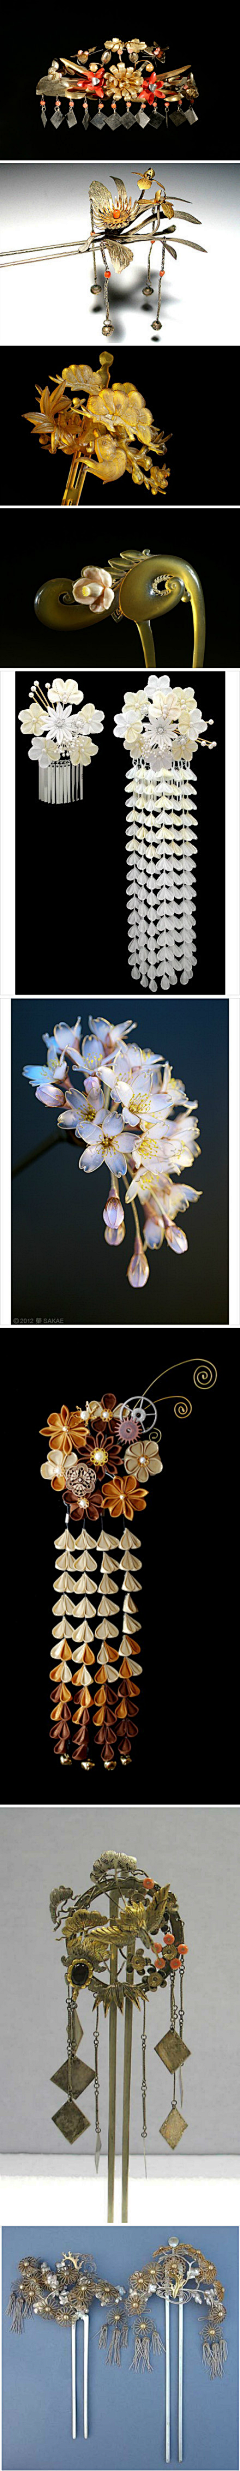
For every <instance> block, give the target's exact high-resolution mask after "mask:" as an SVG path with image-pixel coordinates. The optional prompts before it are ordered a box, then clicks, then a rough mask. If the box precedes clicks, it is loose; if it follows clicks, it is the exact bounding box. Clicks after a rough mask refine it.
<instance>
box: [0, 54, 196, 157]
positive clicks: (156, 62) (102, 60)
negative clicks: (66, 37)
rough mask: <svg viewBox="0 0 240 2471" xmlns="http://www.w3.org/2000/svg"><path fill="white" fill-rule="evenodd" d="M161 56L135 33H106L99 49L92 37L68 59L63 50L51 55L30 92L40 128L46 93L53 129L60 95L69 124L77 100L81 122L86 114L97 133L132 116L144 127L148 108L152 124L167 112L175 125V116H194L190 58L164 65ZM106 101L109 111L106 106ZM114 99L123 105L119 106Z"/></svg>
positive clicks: (181, 118)
mask: <svg viewBox="0 0 240 2471" xmlns="http://www.w3.org/2000/svg"><path fill="white" fill-rule="evenodd" d="M165 57H166V55H165V50H163V48H162V46H161V44H160V43H150V44H149V43H143V42H139V39H138V37H137V38H136V40H134V39H132V40H131V39H130V42H127V43H125V42H122V39H121V38H120V39H118V37H117V36H111V39H110V41H109V42H105V43H104V44H103V48H102V49H101V46H100V45H99V44H96V43H93V44H91V45H90V47H89V49H88V50H87V51H83V50H80V51H78V52H74V55H73V57H72V58H71V60H68V59H67V60H66V59H65V58H64V56H61V59H60V60H52V61H51V63H50V68H49V69H48V75H47V77H42V78H40V79H39V81H38V85H37V87H36V93H37V95H39V96H40V110H41V121H42V127H43V128H46V122H47V111H46V102H47V101H48V98H49V99H50V100H53V102H54V110H53V112H51V125H52V128H54V129H59V126H60V125H61V122H62V120H63V118H64V114H63V112H62V109H61V106H62V102H64V101H67V104H68V110H67V113H65V120H66V121H67V126H68V128H69V129H72V128H74V126H76V117H77V115H76V111H75V104H76V103H77V104H78V103H82V106H83V128H84V129H87V128H88V125H89V120H90V121H91V124H92V127H93V128H94V129H97V130H98V131H99V133H100V134H101V131H102V129H104V128H106V127H108V126H110V128H111V131H112V129H114V130H115V129H118V128H120V126H122V127H123V128H126V129H129V128H130V129H131V128H132V127H133V126H134V127H135V125H136V123H137V122H139V127H140V129H143V132H144V130H145V129H146V128H147V127H148V123H149V119H150V117H151V112H152V113H153V115H154V120H155V127H156V125H158V124H159V122H160V120H162V119H163V118H164V114H165V120H166V124H167V126H168V120H169V118H170V120H173V121H174V122H176V125H177V127H178V124H179V121H185V120H188V121H190V124H191V126H192V124H193V123H194V121H195V120H197V112H195V111H194V108H193V102H195V101H196V98H197V94H198V88H197V86H196V85H195V78H194V76H193V71H192V69H191V65H190V61H188V62H187V63H185V64H184V67H183V68H180V69H166V67H165ZM108 103H109V104H110V113H109V112H108V110H107V111H106V104H108ZM119 103H120V106H122V105H123V107H124V108H123V109H120V111H119V109H118V106H119ZM132 103H133V104H134V106H135V109H134V111H132V108H131V106H132ZM159 103H160V106H161V108H160V111H159V108H158V106H159ZM92 104H94V105H95V104H97V110H94V111H93V112H92V111H91V105H92ZM125 106H126V108H125ZM146 106H147V108H146Z"/></svg>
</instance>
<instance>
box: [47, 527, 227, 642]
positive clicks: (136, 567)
mask: <svg viewBox="0 0 240 2471" xmlns="http://www.w3.org/2000/svg"><path fill="white" fill-rule="evenodd" d="M179 601H181V602H184V601H188V602H189V604H190V608H191V612H192V622H193V663H192V665H193V669H202V668H203V662H204V651H205V632H206V625H205V608H204V599H203V591H202V585H201V583H200V578H199V575H196V573H195V569H194V567H193V566H189V564H188V560H187V559H186V558H184V557H182V558H175V557H168V558H167V557H166V555H165V557H164V556H163V554H162V553H161V554H160V556H155V557H151V556H150V553H149V550H148V549H143V550H136V549H135V550H127V551H126V550H121V551H120V557H118V558H114V557H111V558H109V564H108V566H94V565H90V563H89V564H88V565H87V566H82V570H81V574H80V575H78V576H77V578H76V581H75V583H74V582H72V579H71V578H70V579H69V576H68V575H54V576H52V577H51V581H50V582H49V583H44V584H40V587H39V590H38V591H37V592H36V594H35V601H34V609H35V615H36V618H40V620H41V625H42V626H50V627H54V630H56V629H57V631H58V630H59V629H60V631H61V632H62V631H64V634H66V633H67V634H68V631H69V628H72V627H74V628H76V627H77V628H78V627H82V626H84V628H85V627H89V626H96V623H97V624H98V623H99V620H100V619H103V618H106V617H107V616H108V614H109V610H110V611H111V617H112V618H114V619H115V620H116V621H117V623H118V624H119V619H120V618H129V619H130V623H131V624H132V623H133V625H135V626H137V629H138V635H140V642H141V644H142V650H143V656H144V661H145V666H146V669H155V666H156V656H155V648H154V639H153V633H152V622H153V619H154V618H161V617H167V616H168V614H169V615H171V610H172V609H176V607H177V603H178V602H179Z"/></svg>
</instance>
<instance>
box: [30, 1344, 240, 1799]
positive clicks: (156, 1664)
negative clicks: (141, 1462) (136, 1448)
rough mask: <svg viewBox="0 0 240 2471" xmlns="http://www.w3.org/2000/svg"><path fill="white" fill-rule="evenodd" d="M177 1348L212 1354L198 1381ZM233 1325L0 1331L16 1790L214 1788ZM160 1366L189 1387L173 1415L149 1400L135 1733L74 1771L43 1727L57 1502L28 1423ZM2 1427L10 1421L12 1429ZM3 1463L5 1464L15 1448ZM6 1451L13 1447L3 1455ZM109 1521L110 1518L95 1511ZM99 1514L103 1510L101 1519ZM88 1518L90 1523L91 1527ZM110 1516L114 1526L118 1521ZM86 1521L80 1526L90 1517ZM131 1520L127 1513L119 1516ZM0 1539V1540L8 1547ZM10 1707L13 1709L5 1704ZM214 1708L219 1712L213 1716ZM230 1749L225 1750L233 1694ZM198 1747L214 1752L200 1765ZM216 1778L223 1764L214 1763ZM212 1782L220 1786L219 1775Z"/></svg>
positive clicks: (229, 1540) (220, 1745) (221, 1713)
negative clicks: (113, 1751)
mask: <svg viewBox="0 0 240 2471" xmlns="http://www.w3.org/2000/svg"><path fill="white" fill-rule="evenodd" d="M185 1344H186V1355H187V1356H191V1355H193V1358H194V1357H195V1363H197V1361H198V1359H199V1357H201V1356H205V1355H206V1358H207V1361H208V1362H209V1359H212V1360H213V1362H214V1364H215V1365H216V1366H217V1371H218V1380H217V1383H216V1385H215V1388H214V1389H212V1391H211V1393H209V1394H208V1396H207V1395H206V1394H205V1395H204V1394H203V1393H200V1391H199V1390H197V1389H196V1387H195V1385H194V1384H193V1378H192V1376H193V1369H194V1366H192V1367H191V1366H190V1365H189V1364H186V1363H184V1346H185ZM238 1346H239V1334H238V1336H237V1334H236V1332H235V1331H230V1332H225V1333H223V1332H222V1333H221V1332H219V1331H216V1332H215V1334H213V1333H212V1331H211V1330H209V1329H208V1328H207V1329H205V1330H204V1329H202V1330H201V1331H199V1330H198V1331H196V1330H194V1329H189V1330H188V1331H187V1332H186V1340H185V1341H184V1334H183V1333H182V1330H181V1329H180V1330H179V1328H178V1327H176V1329H175V1330H174V1332H173V1333H169V1331H166V1332H165V1334H164V1335H162V1333H161V1332H160V1333H159V1332H158V1331H155V1330H151V1331H149V1334H148V1336H147V1337H146V1335H145V1334H144V1335H142V1336H141V1337H140V1336H139V1335H138V1337H135V1336H134V1334H132V1333H131V1332H129V1334H128V1335H127V1333H126V1332H125V1331H123V1332H122V1334H121V1337H120V1336H119V1334H118V1333H116V1330H113V1332H112V1335H111V1337H109V1334H108V1333H107V1332H105V1331H103V1332H99V1331H95V1332H94V1333H91V1331H88V1332H86V1333H84V1331H81V1333H80V1334H79V1335H78V1334H77V1333H75V1332H70V1333H69V1334H68V1336H66V1335H64V1333H63V1332H60V1333H59V1332H58V1334H57V1336H56V1334H55V1332H54V1331H53V1332H52V1331H48V1335H47V1337H45V1332H42V1333H41V1337H40V1336H39V1337H38V1341H37V1340H36V1338H35V1335H34V1334H33V1332H32V1331H28V1333H27V1334H26V1333H24V1338H23V1342H21V1339H20V1337H18V1340H17V1341H15V1342H14V1366H13V1360H12V1359H11V1370H10V1347H11V1337H10V1333H9V1332H5V1333H4V1334H3V1337H2V1375H3V1383H2V1419H3V1423H4V1430H5V1449H6V1453H7V1459H8V1466H9V1472H10V1464H11V1462H12V1483H9V1482H8V1488H7V1499H6V1504H5V1517H6V1525H5V1549H6V1554H7V1560H8V1570H9V1578H10V1571H11V1560H12V1551H13V1544H14V1597H15V1615H14V1622H13V1625H12V1626H13V1636H12V1640H11V1696H10V1693H9V1700H8V1716H7V1715H6V1723H5V1726H4V1728H3V1730H2V1762H3V1764H2V1793H3V1792H4V1800H5V1801H8V1800H9V1801H11V1800H12V1798H13V1781H14V1790H15V1791H16V1796H17V1800H18V1801H20V1802H33V1803H34V1802H44V1801H45V1799H46V1801H51V1802H61V1804H62V1805H63V1806H66V1805H68V1804H74V1803H76V1804H77V1805H78V1804H79V1803H80V1804H81V1805H84V1804H86V1803H87V1804H89V1803H90V1802H93V1803H97V1802H100V1803H101V1801H102V1802H104V1805H108V1803H111V1804H112V1801H113V1799H114V1800H115V1799H116V1802H119V1803H120V1804H121V1805H122V1806H124V1805H125V1803H129V1802H135V1801H136V1802H138V1801H141V1800H143V1802H144V1801H146V1802H147V1801H149V1800H150V1799H151V1798H152V1800H153V1801H157V1802H158V1801H161V1800H162V1799H164V1800H165V1801H166V1799H167V1797H168V1795H169V1794H170V1798H171V1800H172V1799H173V1800H174V1799H175V1797H176V1799H177V1800H178V1799H179V1794H180V1796H182V1795H183V1797H184V1796H186V1797H187V1799H189V1793H190V1797H192V1796H193V1797H194V1796H195V1794H196V1792H197V1793H199V1791H200V1798H201V1797H202V1791H203V1788H204V1793H206V1783H207V1789H208V1767H209V1789H210V1797H211V1799H212V1798H213V1800H214V1798H217V1797H218V1793H219V1783H220V1778H221V1789H222V1782H223V1757H224V1760H225V1758H226V1749H227V1728H228V1704H229V1693H228V1690H227V1688H226V1686H225V1682H224V1676H223V1671H222V1669H221V1667H222V1644H223V1586H224V1579H225V1582H226V1580H227V1595H226V1598H225V1618H226V1625H227V1628H228V1620H229V1617H230V1608H231V1601H232V1607H233V1606H234V1588H235V1585H236V1569H235V1575H234V1568H235V1565H234V1556H235V1551H236V1547H235V1528H234V1490H235V1486H234V1423H235V1412H236V1396H237V1386H238V1385H237V1347H238ZM179 1358H180V1359H183V1361H182V1363H181V1366H180V1369H179V1370H178V1371H176V1373H175V1382H174V1374H173V1373H172V1369H170V1373H169V1371H168V1377H167V1378H166V1379H163V1381H162V1384H161V1387H162V1393H163V1394H165V1393H167V1392H169V1391H170V1392H173V1394H174V1390H175V1396H176V1391H177V1394H179V1393H181V1394H183V1395H184V1396H185V1397H188V1398H189V1399H190V1400H191V1401H192V1415H191V1416H189V1418H188V1419H186V1421H185V1422H184V1421H183V1422H182V1423H181V1422H179V1420H178V1419H177V1417H176V1416H175V1414H174V1406H173V1403H171V1402H169V1403H166V1404H165V1405H162V1409H161V1410H160V1403H159V1407H158V1417H159V1427H160V1430H161V1433H162V1441H161V1444H160V1455H161V1458H162V1460H163V1474H162V1475H161V1476H160V1477H158V1478H156V1480H155V1479H154V1481H151V1482H149V1486H148V1497H147V1505H146V1510H145V1512H144V1514H143V1516H142V1515H141V1519H139V1521H138V1520H137V1519H136V1518H135V1516H134V1529H136V1533H137V1534H140V1531H141V1548H140V1550H141V1557H142V1565H143V1566H142V1572H141V1573H140V1574H139V1575H140V1576H141V1579H142V1582H143V1588H142V1598H141V1597H139V1599H138V1601H139V1605H140V1614H139V1619H140V1620H141V1621H142V1632H141V1633H140V1634H139V1637H140V1652H141V1661H142V1664H143V1673H142V1679H141V1698H140V1703H139V1704H140V1733H139V1743H136V1744H135V1745H134V1756H133V1761H132V1766H131V1767H130V1768H127V1769H126V1770H125V1769H124V1768H122V1767H121V1766H120V1764H119V1765H118V1766H117V1768H116V1770H115V1772H114V1774H113V1775H111V1774H110V1776H109V1777H108V1775H107V1773H106V1770H105V1769H104V1767H103V1766H102V1764H101V1762H100V1759H99V1755H98V1754H97V1757H96V1766H95V1767H94V1768H93V1770H92V1772H91V1773H89V1774H88V1775H85V1774H84V1770H83V1769H80V1767H79V1765H78V1764H77V1765H75V1763H74V1764H73V1766H71V1767H70V1768H65V1769H63V1768H62V1767H61V1766H60V1762H59V1760H58V1759H57V1758H55V1757H54V1753H53V1750H52V1745H51V1743H50V1741H49V1722H50V1717H49V1667H50V1651H51V1631H52V1618H53V1617H52V1611H51V1607H52V1602H53V1576H54V1539H55V1538H56V1536H58V1535H60V1534H61V1531H62V1527H63V1525H64V1516H65V1513H64V1512H63V1509H62V1496H61V1495H60V1494H59V1495H57V1494H53V1493H52V1492H51V1487H50V1485H49V1486H48V1485H47V1484H43V1482H42V1480H41V1478H40V1475H39V1469H40V1466H41V1462H42V1460H44V1459H45V1456H46V1455H47V1442H46V1441H43V1440H41V1439H40V1433H39V1429H38V1428H39V1427H40V1426H41V1425H43V1424H46V1422H47V1416H48V1414H49V1412H50V1411H51V1410H52V1409H53V1408H54V1409H56V1408H58V1407H59V1406H60V1405H61V1403H62V1400H63V1399H64V1400H65V1401H66V1403H67V1405H68V1406H70V1407H71V1408H72V1407H73V1406H75V1405H76V1403H77V1401H78V1402H79V1404H80V1405H83V1404H84V1401H85V1398H86V1397H90V1398H92V1397H93V1396H94V1397H96V1398H97V1397H99V1398H101V1396H102V1392H103V1391H104V1390H105V1389H106V1388H111V1389H114V1390H115V1391H116V1396H117V1398H120V1399H122V1398H123V1397H124V1396H127V1395H129V1394H130V1391H133V1392H134V1391H138V1392H139V1388H141V1387H144V1384H145V1383H146V1384H149V1382H150V1383H151V1387H152V1394H153V1396H154V1385H155V1388H156V1392H157V1387H158V1381H157V1378H156V1377H157V1376H159V1375H160V1372H162V1371H164V1368H167V1367H168V1368H169V1367H170V1368H172V1366H173V1365H174V1364H175V1365H176V1364H177V1363H178V1361H179ZM13 1428H14V1437H15V1438H14V1437H13ZM15 1453H16V1457H17V1469H16V1470H15V1476H14V1456H15ZM12 1454H13V1456H12ZM108 1525H109V1526H110V1525H111V1522H110V1520H108ZM113 1530H114V1532H115V1524H114V1521H113ZM91 1532H92V1533H93V1534H94V1530H93V1531H91ZM119 1532H120V1529H119ZM89 1533H90V1530H89ZM129 1534H130V1536H131V1528H130V1529H129ZM7 1542H8V1552H7ZM11 1710H12V1712H11ZM223 1717H224V1727H223ZM230 1721H231V1757H232V1703H231V1705H230ZM210 1751H211V1752H212V1753H213V1756H212V1758H211V1765H210ZM224 1778H225V1784H226V1785H227V1791H229V1784H230V1788H231V1776H230V1769H229V1767H227V1768H226V1767H225V1766H224ZM225 1784H224V1790H225Z"/></svg>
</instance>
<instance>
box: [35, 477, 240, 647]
mask: <svg viewBox="0 0 240 2471" xmlns="http://www.w3.org/2000/svg"><path fill="white" fill-rule="evenodd" d="M1 533H2V574H1V610H2V623H1V634H0V657H1V661H2V664H3V667H4V666H7V667H8V666H9V665H10V666H12V665H13V667H15V666H16V668H17V667H19V668H20V667H22V666H23V665H24V664H26V666H28V665H29V663H32V662H33V664H34V667H33V675H34V674H35V673H38V670H39V667H40V665H41V668H43V667H44V668H45V663H47V667H46V677H48V671H49V663H50V662H51V667H52V669H53V673H54V670H56V675H57V676H58V675H59V672H60V674H63V671H64V669H65V672H66V676H69V675H70V674H71V675H72V674H73V667H74V659H75V658H76V657H77V656H78V659H79V655H80V652H81V651H82V653H83V658H84V664H85V667H87V666H90V665H91V667H95V666H96V668H98V669H99V671H101V668H108V667H109V668H110V669H115V668H116V667H117V666H118V665H119V666H123V665H124V662H126V660H127V665H128V667H130V668H134V667H136V659H137V658H138V655H139V665H140V666H141V670H143V655H142V651H141V646H140V639H139V637H138V635H137V630H136V626H135V625H134V624H130V622H129V620H127V619H125V618H123V619H121V621H120V623H119V624H117V625H115V624H114V623H113V620H112V617H111V611H110V612H109V613H108V615H107V617H105V618H104V620H103V619H102V620H101V621H99V620H98V621H95V619H94V621H93V624H91V627H90V625H89V624H88V626H87V625H86V627H85V625H84V627H83V628H80V629H79V628H77V629H76V628H74V627H71V628H70V629H69V631H68V632H67V633H66V634H65V631H64V628H63V629H61V630H60V629H56V634H55V632H54V630H52V628H50V627H44V626H42V625H41V624H40V622H39V618H37V617H36V614H35V612H34V597H35V593H36V592H37V591H39V589H40V586H41V584H43V583H45V582H46V580H48V579H49V580H50V578H51V576H58V575H59V576H62V574H63V573H64V576H66V577H71V578H72V580H73V581H75V580H76V577H77V576H78V575H79V574H81V570H82V567H83V566H85V565H88V564H89V563H90V564H92V562H93V563H94V564H96V565H97V566H107V563H108V559H109V558H110V557H111V555H112V556H113V557H119V553H120V551H121V550H123V552H125V545H126V551H127V550H128V551H129V550H131V551H132V549H134V550H135V549H136V551H137V554H138V553H139V554H141V553H142V550H143V549H144V550H146V549H148V550H150V553H151V554H152V553H156V554H157V552H158V551H159V553H160V554H162V555H163V556H164V557H165V554H166V559H167V556H168V553H169V555H170V556H174V555H176V557H178V556H180V557H181V556H183V557H185V558H186V559H188V561H189V564H190V565H191V566H193V567H194V568H195V569H196V572H197V574H198V575H199V576H200V580H201V584H202V589H203V593H204V599H205V605H206V617H207V640H206V652H205V666H206V664H207V667H208V668H209V669H215V668H217V669H218V668H220V669H225V668H228V667H233V668H235V667H236V666H237V665H238V661H239V513H238V514H237V515H236V514H235V512H234V511H233V510H232V512H230V513H228V511H227V510H225V508H223V511H221V510H220V511H219V512H218V511H217V510H216V509H214V510H213V511H212V509H211V508H210V509H208V508H207V509H206V510H205V509H203V511H201V509H197V511H196V509H195V507H193V508H191V507H187V510H186V513H185V510H184V509H183V510H182V512H180V511H178V508H177V510H176V512H174V510H173V509H172V511H171V510H170V508H167V507H166V506H163V508H162V509H161V511H160V509H159V507H156V506H154V508H151V507H150V504H149V499H148V500H147V505H146V508H145V509H144V510H143V509H141V513H140V514H139V515H138V513H137V512H136V510H135V508H134V511H132V510H131V516H130V517H129V515H128V514H127V513H126V515H125V514H121V510H120V508H116V513H115V514H114V513H112V512H111V510H110V507H109V508H108V507H107V508H106V509H104V511H103V512H101V513H99V512H98V510H96V513H95V514H94V512H93V509H91V511H90V512H88V511H87V508H86V509H84V506H83V507H82V508H81V510H78V509H75V508H71V510H69V508H65V509H64V529H63V512H62V509H60V510H59V512H58V511H57V508H55V510H54V511H52V512H51V510H49V513H45V514H44V513H42V511H40V510H38V509H37V510H36V511H35V512H34V514H32V513H30V511H29V509H27V512H26V514H25V513H24V512H23V511H21V509H19V511H17V512H16V513H13V511H12V510H11V509H10V512H9V513H8V512H7V510H6V509H5V510H4V513H3V515H2V525H1ZM154 640H155V652H156V663H157V666H158V665H160V664H161V668H166V669H167V668H168V665H170V662H171V669H172V668H173V667H174V666H175V665H176V663H177V664H179V663H180V665H181V668H183V667H184V668H185V667H186V668H187V667H190V666H191V663H192V650H193V632H192V618H191V610H190V608H189V606H188V605H187V604H186V605H185V606H184V607H183V608H182V607H181V605H178V607H177V608H176V609H175V610H172V611H171V615H170V617H167V614H166V608H165V615H164V617H163V616H162V617H161V620H160V619H158V618H157V619H155V621H154ZM87 656H88V658H87Z"/></svg>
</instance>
